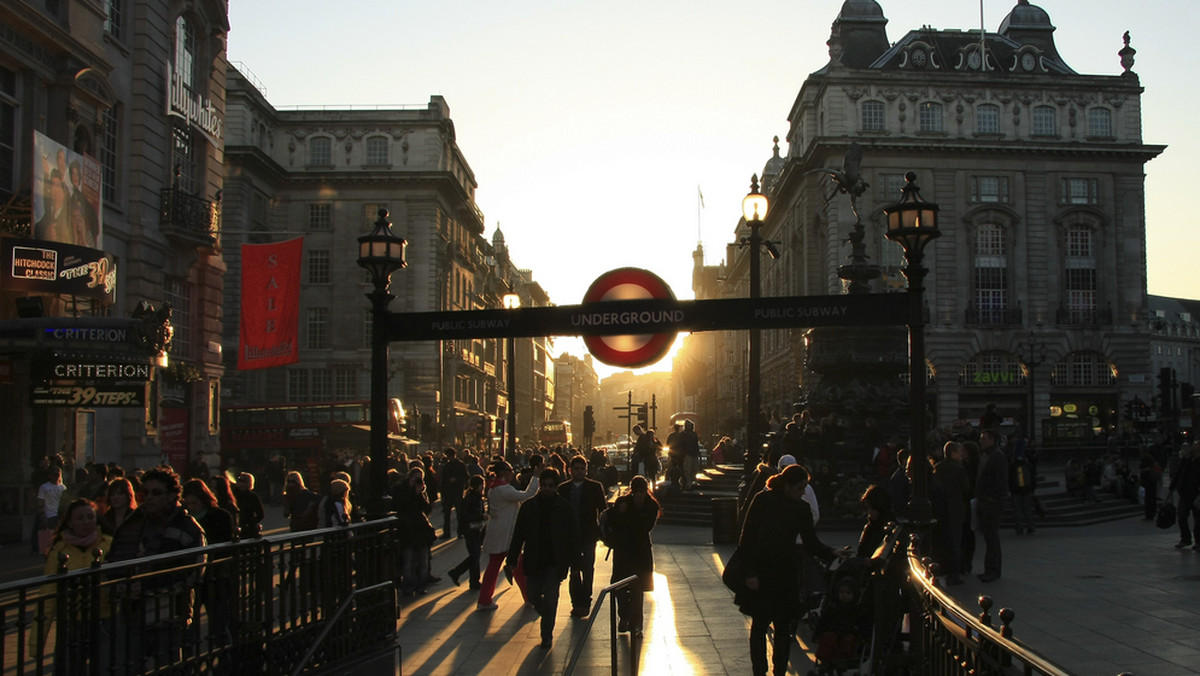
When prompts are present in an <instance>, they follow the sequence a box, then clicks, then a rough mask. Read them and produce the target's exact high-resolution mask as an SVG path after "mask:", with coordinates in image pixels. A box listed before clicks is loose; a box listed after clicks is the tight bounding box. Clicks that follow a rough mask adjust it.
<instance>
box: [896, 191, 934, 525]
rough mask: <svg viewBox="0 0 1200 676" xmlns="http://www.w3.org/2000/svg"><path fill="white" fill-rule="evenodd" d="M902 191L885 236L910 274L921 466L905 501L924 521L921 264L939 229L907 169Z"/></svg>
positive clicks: (916, 449)
mask: <svg viewBox="0 0 1200 676" xmlns="http://www.w3.org/2000/svg"><path fill="white" fill-rule="evenodd" d="M904 180H905V181H906V183H905V186H904V191H903V195H902V196H901V197H900V201H899V202H897V203H896V204H894V205H892V206H890V207H887V208H885V209H884V210H883V213H884V214H886V215H887V238H888V239H890V240H892V241H893V242H897V243H899V244H900V246H902V247H904V259H905V261H907V262H908V265H907V266H906V267H905V268H904V276H905V277H907V278H908V299H909V300H908V377H909V409H910V413H911V415H912V422H911V425H912V433H911V439H912V448H911V449H910V457H911V458H912V462H913V463H915V465H916V466H917V467H920V468H921V471H917V472H914V473H913V477H912V484H913V485H912V492H911V493H910V497H909V501H908V517H909V520H910V521H912V522H915V523H928V522H929V521H931V520H932V518H933V511H932V509H931V508H930V505H929V483H928V473H927V472H925V471H923V470H924V466H925V463H927V462H928V455H927V449H926V448H925V428H926V424H925V379H926V375H925V307H924V303H925V301H924V298H923V296H924V293H925V273H927V272H929V271H928V270H926V269H925V266H924V265H923V264H922V259H923V258H924V256H925V254H924V251H925V245H927V244H929V242H930V241H931V240H933V239H936V238H937V237H939V236H941V234H942V233H941V231H940V230H938V222H937V214H938V205H937V204H935V203H933V202H926V201H925V200H923V199H921V189H920V188H918V187H917V184H916V180H917V175H916V174H915V173H913V172H911V171H910V172H908V173H907V174H905V175H904Z"/></svg>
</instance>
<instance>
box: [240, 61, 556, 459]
mask: <svg viewBox="0 0 1200 676" xmlns="http://www.w3.org/2000/svg"><path fill="white" fill-rule="evenodd" d="M228 81H229V87H228V91H229V95H228V100H229V103H228V111H229V121H228V144H227V155H226V157H227V165H228V175H227V178H226V190H225V219H226V235H225V251H226V257H227V260H228V261H229V268H230V270H229V271H230V274H229V284H228V287H227V289H226V293H225V298H224V302H225V307H226V312H227V314H229V315H230V316H231V317H237V316H239V312H240V308H241V283H240V280H241V278H242V264H241V260H242V259H241V255H240V246H241V245H242V244H244V243H245V244H257V243H271V242H279V241H284V240H287V239H291V238H295V237H303V238H304V242H303V254H302V256H303V265H302V271H301V279H300V294H299V297H300V301H299V303H300V317H299V361H298V362H296V363H293V364H288V365H286V366H281V367H277V368H267V369H256V370H245V371H236V370H235V365H236V359H235V358H232V355H235V354H236V352H237V349H238V330H237V324H236V322H230V323H229V325H228V327H227V331H226V334H225V346H226V350H227V355H229V356H230V358H228V359H227V361H228V364H229V367H230V377H229V379H228V381H227V384H226V391H225V401H226V402H227V403H230V404H234V403H237V404H256V405H273V404H285V403H297V402H300V403H303V402H324V401H352V400H366V399H367V398H368V395H369V393H368V386H369V378H370V336H371V309H370V304H369V302H368V301H367V299H366V298H365V294H366V293H368V292H369V291H371V289H372V285H371V283H370V279H369V277H368V275H367V274H366V272H365V271H364V270H362V269H361V268H360V267H359V266H358V265H357V262H356V261H357V257H358V248H357V246H356V244H355V242H356V238H357V237H358V236H360V235H364V234H366V233H368V232H369V231H370V230H371V228H372V227H373V226H374V224H375V222H376V221H377V220H378V219H379V218H380V213H381V210H383V211H386V218H387V219H388V220H389V221H390V222H391V223H392V229H393V231H394V232H395V233H396V234H397V235H398V236H400V237H403V238H404V239H405V240H406V241H407V255H406V258H407V267H405V268H403V269H401V270H398V271H397V272H395V273H393V274H392V278H391V280H392V281H391V287H390V292H391V293H392V294H394V295H395V296H396V298H395V300H393V301H392V302H391V304H390V305H389V310H391V311H392V312H395V313H406V312H453V311H463V310H478V309H493V308H501V307H503V306H504V305H503V302H504V296H505V295H506V294H510V293H512V294H516V295H517V296H519V297H520V299H521V305H522V306H525V307H529V306H537V305H545V304H547V303H548V302H549V299H548V298H547V297H546V294H545V293H544V292H543V291H542V290H541V288H540V287H539V286H538V285H537V284H536V282H534V281H533V279H532V272H530V271H528V270H521V269H519V268H518V267H517V266H516V265H515V264H513V262H512V260H511V258H510V256H509V252H508V248H507V246H506V245H505V243H504V237H503V234H502V233H500V231H499V230H498V229H497V231H496V232H495V234H494V235H493V238H492V240H491V241H489V240H488V239H487V238H486V237H485V236H484V217H483V213H482V211H481V210H480V209H479V207H478V206H477V205H476V203H475V189H476V185H477V184H476V180H475V175H474V173H473V172H472V171H471V168H470V165H469V164H468V163H467V160H466V157H465V156H464V154H463V152H462V151H461V149H459V147H458V145H457V143H456V142H455V133H454V123H453V121H452V120H451V118H450V109H449V106H448V105H447V104H446V101H445V100H444V99H443V98H442V97H440V96H433V97H431V98H430V100H429V102H428V104H427V105H423V106H412V107H404V108H396V109H375V108H371V109H349V108H348V109H326V108H321V109H319V110H305V109H297V110H279V109H276V108H275V107H274V106H272V105H271V104H270V102H268V101H267V100H266V98H265V97H264V96H263V95H262V93H261V91H260V89H259V87H258V86H256V84H255V83H254V82H253V81H252V77H248V76H247V74H245V73H242V72H240V71H238V70H237V69H234V68H232V67H231V68H230V69H229V78H228ZM506 347H507V345H506V344H505V340H504V339H461V340H446V341H424V342H394V343H392V344H391V345H390V350H389V364H388V396H389V397H390V398H396V399H399V400H400V401H401V402H402V406H403V409H404V412H405V414H406V417H407V419H408V425H407V436H408V437H410V438H412V439H419V440H420V442H421V444H422V445H423V447H425V448H433V447H436V446H439V445H442V444H451V443H454V444H465V445H468V446H472V447H476V448H485V449H491V450H495V449H498V448H499V446H498V443H499V439H498V437H499V434H500V431H501V425H500V424H499V423H498V422H497V421H502V420H505V419H506V416H507V411H508V408H509V407H510V406H516V407H517V409H518V411H519V416H518V420H521V421H525V424H526V425H530V424H531V422H530V421H534V420H538V421H540V420H544V419H545V416H546V411H547V410H548V407H549V406H550V405H551V404H550V403H548V402H549V401H551V400H550V399H549V397H552V393H553V388H552V387H548V386H547V382H552V377H553V376H552V370H550V373H548V370H549V369H548V367H547V364H548V363H549V358H548V356H547V350H546V341H545V339H516V341H515V344H514V354H515V362H516V363H515V368H514V369H509V364H508V362H507V357H506V354H507V350H506ZM510 371H511V372H514V373H515V374H516V375H517V377H516V379H515V380H516V382H515V383H513V384H511V385H510V383H508V380H507V378H508V373H510ZM531 373H532V374H534V376H533V377H529V378H526V377H524V376H525V375H529V374H531ZM521 401H525V402H526V403H525V405H524V410H522V405H521V403H520V402H521ZM518 429H521V430H523V431H522V432H521V433H520V434H521V435H522V436H523V437H526V438H527V439H529V438H532V437H531V436H526V435H527V434H529V433H531V431H532V430H533V429H536V428H535V427H528V428H521V427H519V428H518ZM359 442H361V443H350V444H349V445H347V446H345V447H344V448H338V449H333V448H327V449H324V450H325V451H336V452H337V453H339V454H347V455H358V454H362V453H364V452H365V450H366V435H365V433H364V435H363V438H362V439H361V440H359ZM276 450H282V451H284V453H283V455H284V456H285V459H286V460H288V461H289V462H300V461H301V460H302V459H301V458H289V457H287V456H288V452H287V451H288V449H286V448H285V449H276ZM248 460H249V461H251V462H252V461H253V459H248Z"/></svg>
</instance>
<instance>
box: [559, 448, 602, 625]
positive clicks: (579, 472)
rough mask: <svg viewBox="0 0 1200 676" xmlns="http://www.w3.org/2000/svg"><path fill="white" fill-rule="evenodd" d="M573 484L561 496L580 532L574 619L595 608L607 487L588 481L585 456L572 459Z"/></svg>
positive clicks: (573, 578)
mask: <svg viewBox="0 0 1200 676" xmlns="http://www.w3.org/2000/svg"><path fill="white" fill-rule="evenodd" d="M570 471H571V477H570V481H566V482H563V484H562V485H560V486H559V487H558V494H559V495H561V496H563V497H564V498H566V499H567V502H569V503H570V504H571V511H572V513H573V514H574V515H575V523H576V526H577V527H578V530H579V557H578V558H577V559H576V560H575V562H574V563H573V564H572V565H571V571H570V574H569V575H570V582H569V583H568V584H567V589H568V590H569V591H570V594H571V617H575V618H580V619H582V618H585V617H587V616H588V610H589V609H590V608H591V607H592V583H593V582H594V581H595V576H596V541H597V540H599V539H600V526H599V520H600V512H601V511H603V509H604V506H605V503H606V501H605V495H606V494H605V492H604V486H603V485H601V483H600V482H599V481H596V480H595V479H589V478H588V462H587V459H586V458H584V457H583V456H582V455H576V456H575V457H573V458H571V470H570Z"/></svg>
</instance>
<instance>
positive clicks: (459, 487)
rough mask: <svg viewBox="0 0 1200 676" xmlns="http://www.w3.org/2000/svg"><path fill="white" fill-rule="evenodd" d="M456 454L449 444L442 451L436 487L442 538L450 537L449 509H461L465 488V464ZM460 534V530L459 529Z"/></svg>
mask: <svg viewBox="0 0 1200 676" xmlns="http://www.w3.org/2000/svg"><path fill="white" fill-rule="evenodd" d="M457 456H458V452H457V451H455V450H454V449H453V448H451V447H449V446H447V447H446V449H445V450H443V451H442V457H443V460H442V469H441V472H440V473H439V476H440V478H441V483H440V484H439V485H438V489H439V491H440V492H441V494H442V539H443V540H446V539H449V538H450V511H451V510H457V509H461V506H462V499H463V493H464V492H465V491H466V489H467V466H466V465H464V464H463V462H462V461H461V460H459V459H458V457H457ZM460 520H461V519H460ZM461 534H462V531H459V535H461Z"/></svg>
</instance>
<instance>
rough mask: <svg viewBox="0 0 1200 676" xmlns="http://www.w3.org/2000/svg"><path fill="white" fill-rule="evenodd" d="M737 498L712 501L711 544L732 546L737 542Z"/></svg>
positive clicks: (714, 499)
mask: <svg viewBox="0 0 1200 676" xmlns="http://www.w3.org/2000/svg"><path fill="white" fill-rule="evenodd" d="M737 525H738V513H737V498H713V499H712V528H713V530H712V537H713V544H714V545H720V544H733V543H736V542H737V541H738V527H737Z"/></svg>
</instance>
